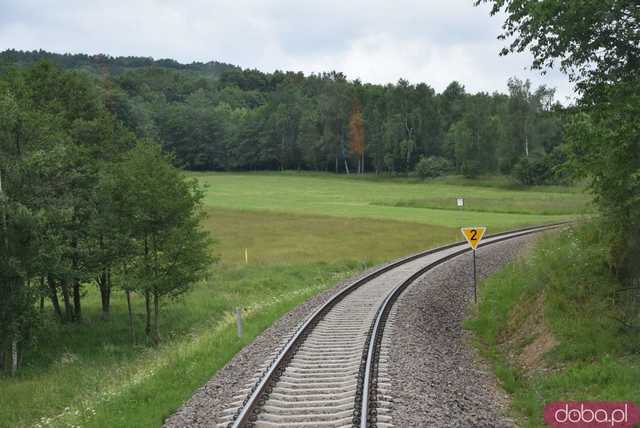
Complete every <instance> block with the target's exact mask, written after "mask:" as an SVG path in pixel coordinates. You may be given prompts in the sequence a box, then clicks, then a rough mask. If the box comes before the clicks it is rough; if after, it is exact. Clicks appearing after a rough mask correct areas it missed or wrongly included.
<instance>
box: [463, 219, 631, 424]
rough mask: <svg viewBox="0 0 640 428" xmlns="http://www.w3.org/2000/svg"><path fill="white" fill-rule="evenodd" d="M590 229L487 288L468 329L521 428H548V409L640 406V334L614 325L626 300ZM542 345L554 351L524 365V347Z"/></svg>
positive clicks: (542, 249)
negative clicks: (596, 403)
mask: <svg viewBox="0 0 640 428" xmlns="http://www.w3.org/2000/svg"><path fill="white" fill-rule="evenodd" d="M594 229H595V228H594V226H593V225H590V226H582V227H580V228H578V229H577V230H571V231H567V232H562V233H560V234H556V235H555V236H550V237H548V238H545V239H543V240H542V242H540V243H539V245H538V246H537V248H536V249H535V250H534V251H533V253H532V254H531V256H530V257H528V258H527V259H525V260H521V261H519V262H516V263H514V264H512V265H510V266H508V267H507V268H505V269H504V270H503V271H501V272H500V273H498V274H496V275H494V276H492V277H490V278H489V279H488V280H486V281H484V282H483V283H482V287H481V291H480V305H479V308H478V313H477V314H476V315H475V316H474V318H473V319H471V320H468V321H467V326H468V327H469V328H470V329H471V330H472V331H474V333H475V335H476V337H477V339H478V340H477V343H478V346H479V348H480V350H481V351H482V352H483V353H484V354H485V355H487V356H489V357H490V358H491V360H492V361H493V363H494V367H495V371H496V374H497V376H498V378H499V379H500V381H501V382H502V384H503V386H504V387H505V389H506V390H507V391H508V392H509V393H511V394H512V398H513V403H512V404H513V410H514V412H515V414H516V416H517V417H518V418H519V419H520V420H521V422H522V424H523V425H524V426H527V427H543V426H545V425H544V422H543V420H542V412H543V407H544V404H545V403H548V402H551V401H556V400H619V401H620V400H631V401H635V402H640V388H638V385H640V333H639V332H638V331H637V330H632V329H625V328H623V325H622V324H621V323H620V322H619V321H617V320H616V319H619V318H620V317H621V313H622V312H623V310H624V309H623V305H622V303H623V301H624V299H622V300H621V299H620V296H618V297H617V298H616V293H615V290H616V289H617V288H619V287H620V285H619V284H618V283H617V282H616V280H615V279H614V278H613V277H612V276H611V274H610V273H609V271H608V270H607V268H606V266H605V264H604V260H606V259H605V255H606V250H605V246H604V244H603V243H602V242H600V241H599V239H598V236H597V231H595V230H594ZM614 302H615V303H614ZM636 311H637V308H636ZM541 338H542V339H549V338H553V341H551V342H549V343H552V346H549V347H548V348H545V352H544V354H542V355H541V356H540V357H541V358H539V359H538V361H537V362H536V363H535V364H526V363H525V361H527V360H526V357H527V356H531V355H532V352H533V351H532V348H528V347H527V345H529V344H531V343H532V342H533V341H535V340H540V339H541ZM539 343H540V342H539Z"/></svg>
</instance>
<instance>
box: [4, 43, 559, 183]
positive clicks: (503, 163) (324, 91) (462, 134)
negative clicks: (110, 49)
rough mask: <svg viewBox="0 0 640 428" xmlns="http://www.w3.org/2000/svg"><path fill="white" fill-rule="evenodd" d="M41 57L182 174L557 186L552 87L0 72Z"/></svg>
mask: <svg viewBox="0 0 640 428" xmlns="http://www.w3.org/2000/svg"><path fill="white" fill-rule="evenodd" d="M38 58H47V59H48V60H55V61H57V62H58V63H60V64H62V65H63V66H65V67H68V68H73V69H81V70H83V71H85V72H87V73H89V74H91V75H92V76H93V78H94V79H95V80H96V81H97V82H98V86H99V87H100V89H101V91H102V93H103V96H104V98H105V99H106V103H107V109H108V111H110V112H111V113H112V115H113V116H114V117H115V118H116V119H117V120H119V121H120V122H122V123H123V124H124V126H126V127H127V128H129V129H131V130H133V132H134V133H135V134H136V136H137V137H138V138H151V139H154V140H156V141H159V142H160V143H161V144H162V146H163V148H164V149H165V150H166V151H168V152H171V153H174V154H175V161H176V162H177V164H178V165H180V166H182V167H184V168H187V169H192V170H285V169H305V170H318V171H333V172H336V173H351V172H375V173H377V174H410V173H414V172H415V173H417V174H419V175H421V176H431V175H437V174H438V173H442V172H453V173H461V174H464V175H466V176H469V177H473V176H476V175H479V174H489V173H491V174H495V173H502V174H513V175H514V176H515V177H516V178H519V179H520V180H521V181H523V182H526V183H527V184H543V183H545V182H555V181H558V180H559V179H561V177H560V176H559V175H558V174H557V172H558V171H557V170H558V166H559V165H560V164H561V163H562V162H563V161H564V154H563V151H562V149H561V146H562V142H563V117H564V116H563V109H562V107H561V105H560V104H558V103H557V102H556V101H555V100H554V90H553V89H551V88H547V87H545V86H541V87H539V88H536V89H534V88H532V87H531V84H530V82H528V81H522V80H519V79H517V78H512V79H510V80H509V82H508V93H507V94H500V93H493V94H488V93H482V92H481V93H476V94H471V93H468V92H467V91H466V90H465V88H464V86H463V85H462V84H460V83H459V82H452V83H451V84H450V85H449V86H448V87H447V88H446V89H445V90H444V91H443V92H442V93H437V92H436V91H435V90H434V89H433V88H432V87H430V86H429V85H428V84H425V83H420V84H415V85H414V84H410V83H409V82H408V81H406V80H403V79H401V80H399V81H398V82H397V83H396V84H388V85H374V84H367V83H362V82H360V81H359V80H355V81H349V80H347V78H346V76H345V75H344V74H342V73H339V72H329V73H321V74H312V75H308V76H305V75H304V74H302V73H295V72H281V71H276V72H274V73H263V72H260V71H257V70H243V69H240V68H238V67H232V66H228V65H225V66H224V67H223V66H221V65H220V64H218V63H216V64H218V66H217V67H209V69H207V68H203V66H202V64H186V65H180V67H179V66H177V65H176V64H177V63H175V62H174V63H175V64H174V63H171V62H169V60H159V61H151V60H149V59H145V58H140V59H137V60H136V59H135V58H111V57H106V56H104V55H102V56H95V57H87V56H86V55H85V56H74V55H56V54H50V53H44V52H20V51H6V52H4V53H3V54H0V64H5V67H11V66H12V65H13V66H14V65H18V66H24V65H26V64H30V63H33V62H34V61H37V60H38ZM91 64H92V65H91ZM100 64H107V65H109V67H106V66H105V67H104V68H102V69H101V68H100V67H99V66H100ZM114 64H117V65H118V66H117V67H116V66H114ZM87 70H88V71H87ZM207 70H209V72H207ZM421 160H423V162H422V164H420V165H419V163H420V161H421ZM427 160H428V161H427ZM432 166H437V168H432ZM425 174H426V175H425Z"/></svg>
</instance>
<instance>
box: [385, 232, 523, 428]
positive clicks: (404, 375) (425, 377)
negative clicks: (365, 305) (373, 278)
mask: <svg viewBox="0 0 640 428" xmlns="http://www.w3.org/2000/svg"><path fill="white" fill-rule="evenodd" d="M535 236H536V235H529V236H525V237H522V238H515V239H511V240H508V241H505V242H500V243H496V244H493V245H490V246H487V247H484V248H479V249H478V252H477V254H476V257H477V259H476V261H477V272H478V280H480V279H481V278H483V277H486V276H487V275H489V274H491V273H493V272H495V271H497V270H498V269H500V268H501V267H502V266H504V265H505V264H506V263H508V262H509V261H511V260H513V259H514V258H516V257H517V256H518V255H519V254H523V253H524V251H525V250H526V248H527V247H528V246H529V244H530V243H531V242H532V240H533V239H535ZM471 257H472V256H471V254H470V253H468V254H464V255H462V256H459V257H456V258H454V259H452V260H450V261H448V262H446V263H444V264H442V265H440V266H438V267H436V268H434V269H433V270H431V271H429V272H427V273H426V274H425V275H424V276H423V277H422V278H420V279H419V280H418V281H416V282H415V283H413V284H412V285H410V286H409V287H408V288H407V290H405V291H404V293H403V294H402V295H401V296H400V298H399V299H398V301H397V302H396V305H395V306H396V308H395V309H396V311H397V312H396V317H395V324H394V329H393V335H392V340H391V342H392V346H391V353H390V356H389V369H388V372H389V376H390V378H391V380H392V386H391V391H392V396H393V399H394V403H393V404H394V405H393V425H394V426H396V427H512V426H515V423H514V422H513V421H512V420H510V419H509V418H508V417H506V416H505V411H506V407H507V405H508V397H507V396H506V394H505V393H504V392H502V391H501V389H500V388H499V387H498V386H497V385H496V380H495V377H494V376H493V374H491V370H490V368H489V367H488V366H486V364H484V363H483V362H482V361H481V360H480V358H479V357H478V355H477V353H476V352H475V349H474V347H473V345H472V343H471V333H470V332H468V331H466V330H464V329H463V327H462V323H463V321H464V319H465V317H466V314H467V311H468V310H471V309H472V305H473V276H472V275H473V267H472V266H473V264H472V258H471Z"/></svg>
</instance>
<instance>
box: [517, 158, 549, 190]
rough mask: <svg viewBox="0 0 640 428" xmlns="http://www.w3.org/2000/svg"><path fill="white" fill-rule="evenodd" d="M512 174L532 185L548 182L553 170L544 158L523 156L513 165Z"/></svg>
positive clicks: (520, 180) (521, 181)
mask: <svg viewBox="0 0 640 428" xmlns="http://www.w3.org/2000/svg"><path fill="white" fill-rule="evenodd" d="M511 174H512V175H513V177H514V178H515V179H516V180H517V181H518V182H520V183H521V184H524V185H527V186H532V185H539V184H545V183H547V181H548V179H549V178H550V177H551V170H550V169H549V166H548V165H547V163H546V162H545V159H544V158H522V159H520V160H519V161H518V163H516V164H515V165H514V166H513V170H512V171H511Z"/></svg>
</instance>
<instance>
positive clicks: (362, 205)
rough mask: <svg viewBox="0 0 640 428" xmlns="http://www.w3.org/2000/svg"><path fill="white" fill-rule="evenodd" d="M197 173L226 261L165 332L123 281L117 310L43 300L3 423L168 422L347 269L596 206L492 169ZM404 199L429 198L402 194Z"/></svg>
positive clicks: (4, 399)
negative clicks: (465, 234) (485, 229)
mask: <svg viewBox="0 0 640 428" xmlns="http://www.w3.org/2000/svg"><path fill="white" fill-rule="evenodd" d="M192 176H195V177H197V178H198V179H199V180H200V181H201V182H202V183H203V184H205V185H206V186H207V188H206V201H205V202H206V205H207V211H208V214H209V216H208V218H207V219H206V220H205V223H204V226H205V227H206V228H207V229H208V230H210V231H211V233H212V234H213V236H214V237H215V239H216V241H217V244H216V246H215V248H214V250H213V251H214V253H215V254H216V255H218V256H219V262H218V264H217V266H215V267H213V268H212V273H211V276H210V278H209V279H208V280H207V281H204V282H203V283H201V284H198V285H197V286H196V287H195V289H194V290H193V291H192V292H191V293H189V294H187V295H186V296H184V298H182V299H181V300H179V301H177V302H174V303H171V304H167V305H166V306H165V307H163V309H162V312H161V331H162V333H163V343H162V345H161V346H159V347H157V348H153V347H149V346H147V345H146V344H145V343H144V340H142V337H143V333H142V329H143V313H144V311H143V307H142V301H141V299H139V298H136V299H135V301H134V309H135V314H136V321H137V322H136V327H137V336H138V338H139V339H140V340H139V344H138V345H136V346H131V345H130V344H129V342H128V337H127V324H126V314H125V310H126V308H125V304H124V297H123V295H122V294H121V293H119V292H118V291H116V292H115V295H114V296H113V313H112V317H111V319H110V320H108V321H103V320H100V318H99V300H98V295H97V293H96V290H95V286H94V285H91V284H87V285H86V287H85V292H86V295H85V297H84V299H83V304H84V308H83V309H84V317H85V319H84V321H83V323H82V324H81V325H64V326H60V325H59V324H57V323H56V322H55V321H54V320H53V318H52V317H51V316H50V314H49V312H50V311H49V307H48V306H45V313H44V314H43V323H42V328H41V329H40V331H39V332H38V335H37V342H36V345H35V348H34V349H33V351H32V352H31V353H30V354H29V355H27V356H26V359H25V364H24V367H23V370H22V372H21V373H20V375H19V376H18V377H17V378H15V379H11V378H6V377H5V378H0V426H3V427H4V426H7V427H16V426H18V427H21V426H34V425H37V424H39V425H40V426H79V425H81V426H99V427H112V426H132V427H133V426H140V427H152V426H159V425H160V424H161V422H162V420H163V419H164V418H165V417H166V416H167V415H169V414H171V413H172V412H173V411H174V410H175V409H176V408H177V407H178V406H179V405H180V404H181V403H182V402H183V401H184V400H185V399H186V398H188V397H189V396H190V395H191V393H192V391H193V390H194V389H196V388H197V387H198V386H200V385H202V384H203V383H204V382H205V381H206V379H207V378H209V377H210V376H211V375H212V374H213V373H215V371H216V370H217V369H218V368H220V367H222V366H223V365H224V364H225V363H226V362H227V361H228V360H229V359H230V358H231V357H232V356H233V355H234V354H235V352H237V351H238V350H239V349H240V348H241V347H242V346H243V345H244V344H246V343H248V342H249V341H251V340H252V338H253V337H255V335H257V334H259V333H260V332H261V331H262V330H263V329H264V328H266V327H267V326H269V325H270V324H271V323H272V322H273V320H275V319H277V318H278V317H279V316H281V315H282V314H283V313H285V312H286V311H287V310H289V309H291V308H292V307H294V306H295V305H297V304H299V303H301V302H302V301H304V300H306V299H307V298H309V297H310V296H312V295H314V294H316V293H318V292H319V291H321V290H324V289H326V288H327V287H330V286H331V285H332V284H335V283H336V282H337V281H338V280H339V279H341V278H344V277H345V276H348V275H351V274H353V273H356V272H357V271H359V270H361V269H363V268H365V267H367V266H371V265H373V264H377V263H380V262H382V261H384V260H388V259H391V258H395V257H398V256H401V255H404V254H408V253H411V252H415V251H418V250H420V249H424V248H428V247H432V246H435V245H437V244H441V243H445V242H449V241H452V240H458V239H460V236H459V231H458V227H459V226H461V225H464V224H484V225H487V226H489V233H491V232H497V231H500V230H504V229H508V228H512V227H515V226H519V225H525V224H538V223H547V222H553V221H557V220H562V219H566V218H572V217H573V216H575V215H579V214H580V213H582V212H585V210H587V209H588V198H587V197H586V196H585V195H584V194H582V193H581V192H580V191H578V190H577V189H575V188H550V189H547V190H548V191H545V189H544V188H532V189H522V188H518V187H517V186H516V187H514V186H513V185H512V184H511V183H508V182H505V181H503V180H500V179H494V178H491V179H486V180H479V181H474V182H472V183H469V182H467V181H465V180H463V179H460V178H455V177H454V178H447V179H442V180H438V181H435V182H430V183H419V182H414V181H408V180H388V179H375V178H343V177H336V176H331V175H322V174H295V173H284V174H274V173H270V174H217V173H216V174H192ZM470 184H473V185H470ZM457 196H464V197H465V198H468V201H469V206H467V207H465V210H464V211H459V210H457V209H456V207H455V198H456V197H457ZM433 200H437V201H440V202H438V203H440V204H441V205H439V206H435V205H433V204H432V202H433ZM406 201H431V202H427V203H426V205H424V204H423V202H416V203H415V205H416V206H417V207H413V206H402V204H403V203H404V202H406ZM523 201H524V202H523ZM449 202H450V206H451V208H453V209H446V208H448V207H449V205H448V204H449ZM429 204H432V205H429ZM423 205H424V206H425V207H423ZM541 207H542V208H541ZM492 210H493V211H492ZM548 212H551V213H554V214H551V215H550V214H547V213H548ZM245 249H247V253H248V259H249V260H248V263H245V259H244V251H245ZM235 307H243V308H245V312H244V314H245V318H246V334H245V336H244V337H243V338H242V339H238V338H236V337H235V328H234V325H233V319H232V317H231V315H230V314H231V311H232V310H233V309H234V308H235Z"/></svg>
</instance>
